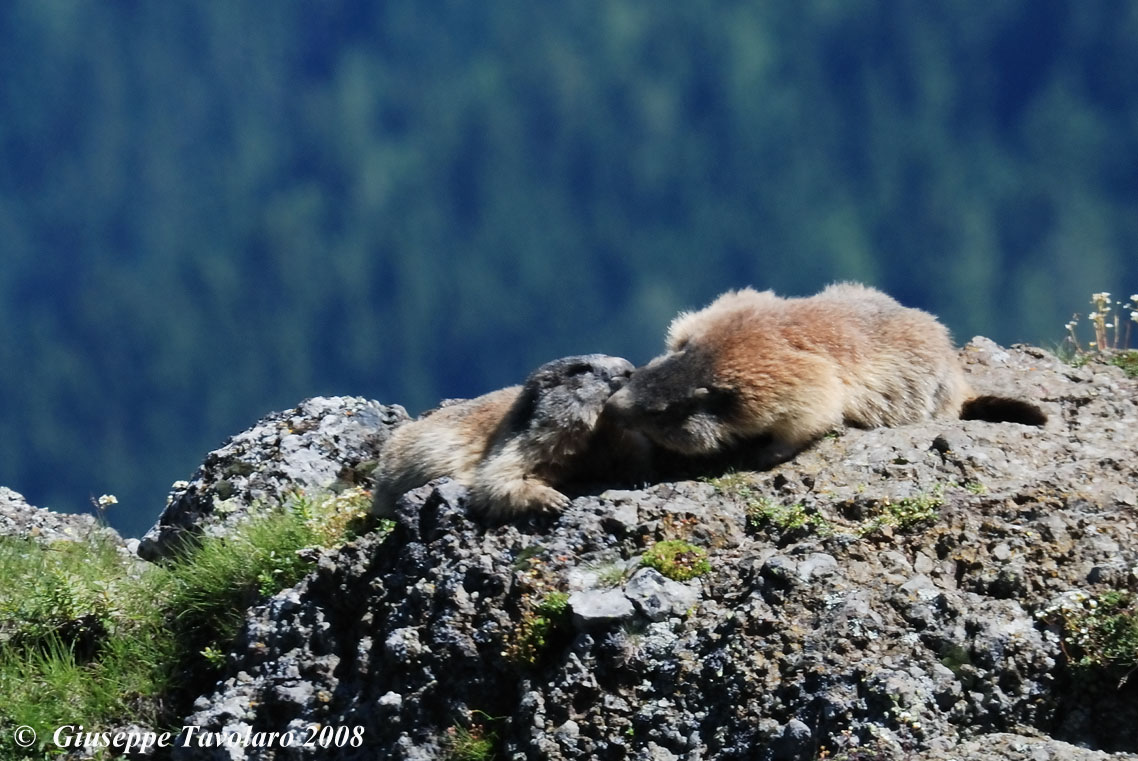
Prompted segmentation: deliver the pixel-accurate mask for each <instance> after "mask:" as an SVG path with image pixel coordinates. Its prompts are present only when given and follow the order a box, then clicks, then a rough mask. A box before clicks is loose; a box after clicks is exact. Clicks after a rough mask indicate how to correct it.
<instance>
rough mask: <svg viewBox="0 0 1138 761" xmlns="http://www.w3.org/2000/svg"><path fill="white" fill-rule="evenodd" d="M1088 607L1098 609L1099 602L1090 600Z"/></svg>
mask: <svg viewBox="0 0 1138 761" xmlns="http://www.w3.org/2000/svg"><path fill="white" fill-rule="evenodd" d="M1087 606H1088V607H1091V608H1097V607H1098V600H1089V601H1088V602H1087Z"/></svg>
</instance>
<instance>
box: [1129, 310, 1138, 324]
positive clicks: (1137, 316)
mask: <svg viewBox="0 0 1138 761" xmlns="http://www.w3.org/2000/svg"><path fill="white" fill-rule="evenodd" d="M1130 319H1131V320H1133V321H1134V322H1138V312H1131V313H1130Z"/></svg>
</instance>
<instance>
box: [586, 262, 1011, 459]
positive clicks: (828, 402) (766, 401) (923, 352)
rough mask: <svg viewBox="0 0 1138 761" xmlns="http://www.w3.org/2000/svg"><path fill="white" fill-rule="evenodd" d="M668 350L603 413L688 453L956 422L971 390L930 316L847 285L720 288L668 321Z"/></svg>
mask: <svg viewBox="0 0 1138 761" xmlns="http://www.w3.org/2000/svg"><path fill="white" fill-rule="evenodd" d="M667 347H668V353H666V354H664V355H663V356H661V357H657V358H656V359H654V360H652V362H650V363H649V364H648V365H647V366H645V367H643V368H641V369H639V370H637V371H636V373H635V374H634V375H633V377H632V380H631V381H630V382H629V383H628V385H626V386H625V388H623V389H622V390H621V391H619V392H617V393H616V394H614V395H613V397H612V398H611V399H610V400H609V402H608V407H607V410H608V411H609V413H610V414H611V415H612V416H613V417H614V419H617V420H620V421H621V422H622V423H623V424H624V425H627V426H629V427H630V428H633V429H636V430H640V431H643V432H644V433H645V434H647V435H648V436H649V437H650V438H652V439H653V440H654V441H656V442H657V443H658V444H660V445H661V446H664V447H666V448H669V449H673V450H675V451H678V452H683V453H687V454H711V453H714V452H718V451H720V450H722V449H724V448H726V447H728V446H730V445H732V444H734V443H736V442H738V441H741V440H747V439H753V438H757V437H765V438H770V439H771V440H773V444H774V449H775V450H778V451H780V452H781V453H782V454H783V455H785V456H788V454H787V453H789V454H792V453H793V452H794V451H796V450H797V449H799V448H801V447H802V446H803V445H805V444H807V443H809V442H810V441H811V440H813V439H815V438H817V437H819V436H821V435H823V434H825V433H826V432H828V431H830V430H832V429H834V428H837V427H839V426H841V425H843V424H846V425H854V426H860V427H867V428H869V427H876V426H895V425H903V424H906V423H916V422H920V421H923V420H929V419H933V418H938V417H958V416H959V415H960V412H961V408H962V405H964V403H965V399H966V398H967V397H968V396H969V395H970V393H971V392H970V390H969V388H968V384H967V382H966V380H965V377H964V372H963V370H962V368H961V367H960V363H959V361H958V359H957V357H956V351H955V349H954V347H953V345H952V340H951V338H950V337H949V334H948V330H947V329H946V328H945V327H944V326H943V325H941V324H940V323H939V322H938V321H937V320H936V318H934V317H933V316H932V315H930V314H928V313H926V312H923V311H921V310H919V309H911V308H907V307H903V306H901V305H900V304H898V303H897V302H896V301H895V300H893V299H892V298H890V297H889V296H887V295H885V294H884V293H881V292H880V291H877V290H874V289H872V288H867V287H865V286H862V285H857V284H853V283H841V284H837V285H832V286H830V287H828V288H826V289H825V290H824V291H822V292H821V293H819V294H817V295H816V296H811V297H809V298H792V299H783V298H779V297H778V296H776V295H774V294H773V293H772V292H770V291H763V292H757V291H754V290H752V289H749V288H748V289H743V290H740V291H733V292H729V293H726V294H723V295H722V296H720V297H719V298H718V299H716V300H715V301H714V302H712V303H711V304H710V305H709V306H707V307H705V308H704V309H701V310H699V311H697V312H688V313H682V314H680V315H679V316H677V317H676V319H675V320H674V321H673V322H672V325H671V326H670V328H669V330H668V341H667ZM1029 406H1030V405H1029Z"/></svg>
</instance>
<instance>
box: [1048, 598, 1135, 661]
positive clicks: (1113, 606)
mask: <svg viewBox="0 0 1138 761" xmlns="http://www.w3.org/2000/svg"><path fill="white" fill-rule="evenodd" d="M1056 614H1057V615H1058V617H1059V620H1060V621H1061V623H1062V625H1063V650H1064V652H1065V653H1066V654H1067V657H1068V658H1069V660H1070V662H1071V665H1073V666H1074V667H1076V668H1078V669H1092V668H1106V669H1117V670H1119V671H1123V672H1127V673H1129V672H1132V671H1134V670H1135V669H1138V599H1136V598H1135V596H1134V595H1133V594H1132V593H1130V592H1127V591H1123V590H1110V591H1107V592H1103V593H1101V594H1099V595H1096V596H1094V597H1091V596H1089V595H1085V594H1082V593H1080V594H1079V595H1077V596H1076V597H1075V598H1073V600H1072V601H1071V602H1069V603H1067V604H1065V605H1062V606H1059V607H1056V608H1050V609H1048V610H1047V611H1045V615H1046V616H1048V617H1051V616H1054V615H1056Z"/></svg>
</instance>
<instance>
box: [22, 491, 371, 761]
mask: <svg viewBox="0 0 1138 761" xmlns="http://www.w3.org/2000/svg"><path fill="white" fill-rule="evenodd" d="M366 507H367V497H366V493H364V492H362V491H359V490H356V491H353V492H347V493H345V494H343V495H338V496H329V497H325V498H322V499H315V500H314V499H309V498H305V497H302V496H297V497H295V498H294V499H292V500H291V501H290V502H289V504H288V505H287V506H286V507H284V508H281V509H278V510H272V511H269V512H267V513H265V514H264V515H263V516H261V517H258V518H255V519H252V520H250V521H248V522H247V523H245V524H243V525H242V526H240V527H238V528H237V529H235V530H234V531H233V532H231V533H230V535H229V536H227V537H224V538H207V539H204V540H202V541H201V542H200V543H199V544H197V545H195V546H193V547H192V548H187V550H186V551H185V553H184V554H183V555H182V556H181V557H180V558H178V559H176V560H174V561H173V562H171V563H169V564H167V565H165V566H157V565H151V564H146V563H141V562H139V561H137V560H135V559H133V558H130V557H127V556H126V555H125V554H124V553H123V551H122V550H121V549H120V548H119V547H117V546H116V545H115V544H114V543H113V542H111V541H108V540H107V539H106V538H105V537H103V536H102V535H101V534H99V533H94V534H92V535H91V536H90V537H87V538H86V539H83V540H80V541H75V542H67V541H64V542H55V543H52V544H41V543H37V542H34V541H31V540H28V539H17V538H11V537H0V579H3V580H4V584H3V588H2V589H0V757H3V758H47V757H50V756H51V755H52V752H53V751H54V750H55V749H54V748H53V747H50V746H48V745H46V744H45V743H44V741H45V740H49V739H50V736H51V733H52V732H53V731H54V729H55V728H56V727H59V726H62V725H64V724H83V726H84V727H85V728H86V729H87V730H89V731H101V730H106V729H111V728H114V727H116V726H121V725H125V724H126V723H135V724H140V725H142V726H145V727H148V728H154V729H155V730H160V729H161V728H163V726H164V725H169V724H171V723H172V722H173V721H174V720H176V719H177V718H179V717H180V716H181V713H182V712H183V709H184V708H185V707H186V706H185V705H183V704H182V702H184V701H185V700H188V699H192V698H193V697H196V691H197V690H198V689H200V688H202V687H203V686H208V683H209V681H210V680H211V679H212V678H214V676H215V675H216V674H217V673H218V671H219V669H220V666H221V664H222V662H223V657H219V656H221V654H223V653H224V652H225V651H227V650H228V645H229V643H230V642H231V641H232V639H233V637H234V636H235V635H236V633H237V631H238V629H239V627H240V626H241V624H242V622H243V621H244V617H245V610H246V608H248V606H249V605H251V604H253V603H255V602H257V601H258V600H259V599H263V598H264V597H266V596H268V595H271V594H274V593H275V592H277V591H279V590H280V589H283V588H286V587H289V586H292V585H294V584H295V583H297V582H298V581H299V580H300V579H301V578H302V577H303V576H304V574H305V573H307V571H308V570H309V569H310V567H311V565H312V562H313V561H312V560H311V559H309V557H310V556H309V555H307V554H304V555H302V554H298V551H299V550H302V549H305V548H309V547H315V546H333V545H336V544H339V543H342V542H343V541H344V540H345V539H347V538H349V537H350V536H351V535H352V533H353V526H354V525H355V522H356V521H358V520H359V518H360V517H361V515H362V513H363V512H364V511H365V510H366ZM22 725H27V726H30V727H32V728H33V729H35V730H36V732H37V735H38V736H39V737H40V738H41V741H40V745H39V746H37V747H34V748H30V749H22V748H18V747H16V746H15V744H14V743H13V741H12V730H13V729H14V728H15V727H18V726H22Z"/></svg>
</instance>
